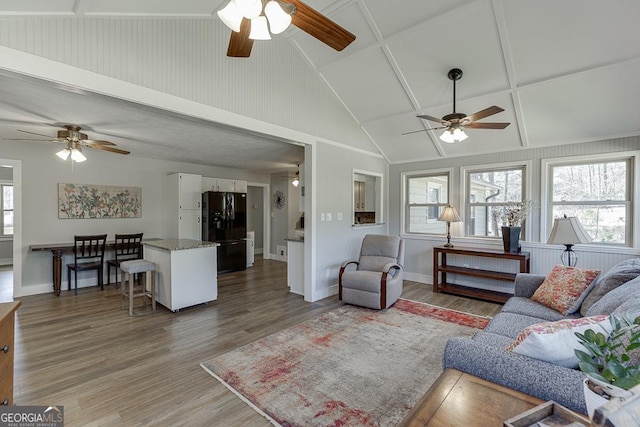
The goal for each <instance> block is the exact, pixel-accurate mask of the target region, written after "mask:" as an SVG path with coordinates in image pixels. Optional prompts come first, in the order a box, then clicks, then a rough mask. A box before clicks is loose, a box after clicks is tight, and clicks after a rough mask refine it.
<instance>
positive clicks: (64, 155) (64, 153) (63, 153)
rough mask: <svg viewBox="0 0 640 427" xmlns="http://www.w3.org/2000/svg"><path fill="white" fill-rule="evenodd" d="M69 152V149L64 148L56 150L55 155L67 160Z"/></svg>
mask: <svg viewBox="0 0 640 427" xmlns="http://www.w3.org/2000/svg"><path fill="white" fill-rule="evenodd" d="M69 154H71V150H69V149H68V148H65V149H64V150H60V151H58V152H57V153H56V156H58V157H60V158H61V159H62V160H67V159H68V158H69Z"/></svg>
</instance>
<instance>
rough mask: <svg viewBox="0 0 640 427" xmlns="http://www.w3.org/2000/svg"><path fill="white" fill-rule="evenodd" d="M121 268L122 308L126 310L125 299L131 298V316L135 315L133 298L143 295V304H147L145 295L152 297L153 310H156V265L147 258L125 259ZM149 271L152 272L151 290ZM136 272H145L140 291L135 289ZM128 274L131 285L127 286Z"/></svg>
mask: <svg viewBox="0 0 640 427" xmlns="http://www.w3.org/2000/svg"><path fill="white" fill-rule="evenodd" d="M120 270H121V271H122V277H121V279H120V280H121V285H122V300H121V308H122V310H124V300H125V298H128V299H129V316H133V300H134V298H137V297H142V301H143V305H144V306H146V305H147V300H146V298H145V297H149V298H151V311H152V312H154V311H156V265H155V263H153V262H151V261H147V260H146V259H133V260H130V261H123V262H121V263H120ZM147 272H151V290H147V286H146V283H147V281H146V275H147ZM136 273H145V280H144V281H143V282H142V290H141V291H140V292H134V291H133V284H134V275H135V274H136ZM126 274H129V287H128V289H127V287H126V286H125V283H126V278H125V276H126Z"/></svg>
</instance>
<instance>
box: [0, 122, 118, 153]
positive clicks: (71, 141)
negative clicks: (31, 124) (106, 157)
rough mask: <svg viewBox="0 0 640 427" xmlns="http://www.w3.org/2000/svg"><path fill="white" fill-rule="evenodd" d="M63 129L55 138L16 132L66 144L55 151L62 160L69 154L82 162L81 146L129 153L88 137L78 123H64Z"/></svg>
mask: <svg viewBox="0 0 640 427" xmlns="http://www.w3.org/2000/svg"><path fill="white" fill-rule="evenodd" d="M64 127H65V129H64V130H59V131H58V133H57V136H56V137H55V138H51V137H49V136H48V135H43V134H40V133H35V132H29V131H26V130H21V129H18V132H23V133H28V134H30V135H37V136H43V137H45V138H47V140H48V141H50V142H60V143H63V144H66V148H64V149H63V150H61V151H59V152H57V153H56V155H57V156H58V157H60V158H61V159H63V160H66V159H67V158H68V157H69V156H71V159H72V160H73V161H76V162H84V161H85V160H86V159H87V158H86V157H85V156H84V154H82V147H87V148H94V149H97V150H103V151H109V152H111V153H117V154H129V152H128V151H125V150H120V149H118V148H114V147H115V145H116V144H114V143H113V142H109V141H101V140H94V139H89V137H88V136H87V134H86V133H83V132H80V129H82V128H81V127H80V126H78V125H64ZM6 139H11V140H13V141H43V140H42V139H35V138H24V139H17V138H6Z"/></svg>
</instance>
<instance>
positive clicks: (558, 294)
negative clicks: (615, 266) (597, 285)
mask: <svg viewBox="0 0 640 427" xmlns="http://www.w3.org/2000/svg"><path fill="white" fill-rule="evenodd" d="M600 271H601V270H581V269H579V268H576V267H567V266H565V265H556V266H555V267H553V270H551V273H549V275H548V276H547V277H546V278H545V279H544V282H542V285H540V287H539V288H538V289H537V290H536V291H535V293H534V294H533V296H532V297H531V299H532V300H533V301H536V302H538V303H540V304H542V305H546V306H547V307H549V308H552V309H554V310H557V311H559V312H560V313H561V314H562V315H563V316H566V315H567V314H570V313H573V312H576V311H577V310H578V309H580V305H579V302H581V301H582V300H584V297H585V296H586V295H587V293H588V291H589V290H590V288H589V286H590V285H591V284H592V283H594V280H595V279H596V277H598V275H599V274H600Z"/></svg>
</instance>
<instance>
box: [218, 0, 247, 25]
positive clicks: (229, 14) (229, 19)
mask: <svg viewBox="0 0 640 427" xmlns="http://www.w3.org/2000/svg"><path fill="white" fill-rule="evenodd" d="M218 17H219V18H220V20H221V21H222V22H224V24H225V25H226V26H227V27H229V28H231V30H232V31H235V32H236V33H239V32H240V24H241V23H242V14H241V13H240V11H239V10H238V7H237V6H236V2H235V0H231V1H230V2H229V3H227V5H226V6H225V7H224V9H222V10H219V11H218Z"/></svg>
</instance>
